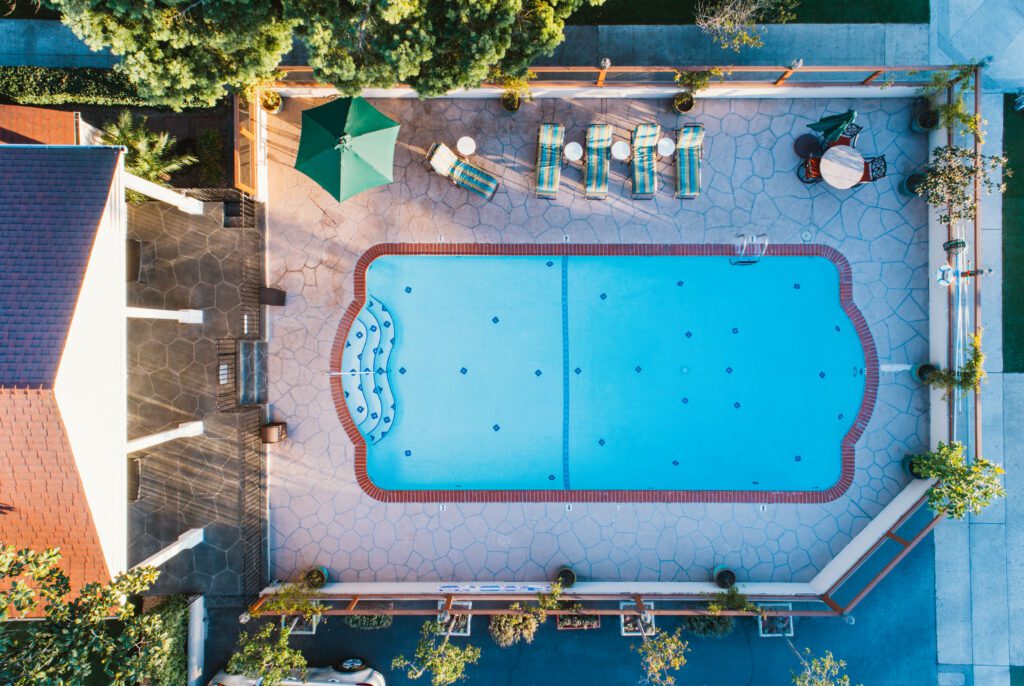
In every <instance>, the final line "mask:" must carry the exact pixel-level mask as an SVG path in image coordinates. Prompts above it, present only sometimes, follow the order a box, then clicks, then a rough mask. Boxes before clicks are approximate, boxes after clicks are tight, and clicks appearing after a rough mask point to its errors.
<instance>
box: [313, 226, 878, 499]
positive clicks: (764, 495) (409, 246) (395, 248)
mask: <svg viewBox="0 0 1024 686" xmlns="http://www.w3.org/2000/svg"><path fill="white" fill-rule="evenodd" d="M735 251H736V248H735V246H734V245H728V244H665V245H656V244H608V245H602V244H580V245H573V244H534V243H523V244H515V243H513V244H509V243H501V244H498V243H380V244H378V245H375V246H373V247H371V248H370V249H369V250H367V251H366V252H364V253H363V254H362V255H361V256H360V257H359V260H358V261H357V262H356V267H355V275H354V281H355V292H354V296H353V299H352V303H351V304H350V305H349V306H348V308H347V309H346V310H345V315H344V316H343V317H342V318H341V324H340V325H339V327H338V333H337V335H336V336H335V338H334V345H333V347H332V348H331V372H332V373H333V375H332V376H331V378H330V385H331V398H332V399H333V400H334V407H335V410H336V411H337V413H338V418H339V419H340V420H341V424H342V426H344V427H345V433H347V434H348V437H349V439H351V441H352V443H353V444H354V445H355V472H356V482H357V483H358V484H359V487H360V488H362V489H363V491H365V492H366V494H367V495H369V496H370V497H371V498H373V499H375V500H379V501H381V502H390V503H425V502H426V503H457V502H463V503H507V502H534V503H550V502H558V503H584V502H594V503H643V502H657V503H826V502H829V501H832V500H835V499H836V498H838V497H839V496H841V495H842V494H843V493H845V492H846V490H847V489H848V488H849V487H850V485H851V484H853V474H854V470H855V460H854V446H855V444H856V443H857V441H858V439H860V437H861V435H862V434H863V433H864V430H865V429H866V428H867V425H868V421H869V420H870V419H871V413H872V412H873V411H874V408H875V400H876V399H877V397H878V353H877V351H876V350H875V342H874V339H873V338H872V336H871V331H870V330H869V329H868V325H867V322H866V321H865V319H864V315H862V314H861V312H860V310H859V309H857V306H856V305H854V303H853V272H852V270H851V269H850V263H849V262H847V260H846V258H845V257H844V256H843V255H842V253H840V252H839V251H838V250H836V249H835V248H832V247H829V246H826V245H818V244H806V245H804V244H796V245H769V246H768V250H767V252H766V253H765V255H766V256H783V257H824V258H825V259H827V260H830V261H831V262H832V263H833V264H834V265H835V266H836V269H837V270H838V272H839V302H840V305H841V306H842V308H843V311H844V312H845V313H846V315H847V316H848V317H849V318H850V321H852V322H853V325H854V328H856V330H857V335H858V336H859V337H860V342H861V346H862V347H863V349H864V368H865V381H864V397H863V399H862V400H861V405H860V410H859V411H858V412H857V417H856V418H855V419H854V421H853V424H852V425H851V427H850V430H849V431H848V432H847V433H846V435H845V436H844V437H843V440H842V441H841V442H840V452H841V455H842V469H841V473H840V476H839V480H838V481H837V482H836V483H835V484H833V485H832V487H831V488H828V489H826V490H823V491H703V490H702V491H677V490H653V489H652V490H556V489H551V490H385V489H382V488H379V487H378V486H377V485H376V484H374V483H373V481H371V480H370V476H369V474H367V471H366V441H365V439H364V438H363V436H362V434H360V433H359V430H358V429H357V428H356V425H355V422H353V421H352V417H351V416H350V415H349V412H348V407H347V406H346V405H345V397H344V392H343V391H342V388H341V377H340V376H338V375H337V374H338V372H340V371H341V355H342V351H343V350H344V347H345V339H346V336H347V334H348V330H349V328H350V327H351V326H352V322H353V321H354V320H355V318H356V315H357V314H359V311H360V310H361V309H362V308H363V305H364V304H365V301H366V270H367V268H368V267H369V266H370V263H371V262H373V261H374V260H375V259H377V258H378V257H381V256H383V255H554V256H562V255H601V256H604V255H607V256H622V255H635V256H720V257H726V256H733V255H735Z"/></svg>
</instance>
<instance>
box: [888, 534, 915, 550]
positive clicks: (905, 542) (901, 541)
mask: <svg viewBox="0 0 1024 686" xmlns="http://www.w3.org/2000/svg"><path fill="white" fill-rule="evenodd" d="M885 536H886V538H889V539H891V540H893V541H896V542H897V543H899V544H900V545H901V546H903V547H904V548H906V547H907V546H908V545H910V541H908V540H907V539H905V538H901V537H900V536H897V535H896V534H894V533H893V532H892V531H886V532H885Z"/></svg>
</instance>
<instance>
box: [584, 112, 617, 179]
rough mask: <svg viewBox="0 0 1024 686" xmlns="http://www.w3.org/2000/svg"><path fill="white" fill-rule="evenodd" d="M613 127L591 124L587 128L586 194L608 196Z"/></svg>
mask: <svg viewBox="0 0 1024 686" xmlns="http://www.w3.org/2000/svg"><path fill="white" fill-rule="evenodd" d="M611 145H612V127H611V126H609V125H608V124H591V125H590V126H589V127H587V156H586V166H585V172H586V178H585V186H586V194H587V195H588V196H604V195H608V168H609V166H610V165H611Z"/></svg>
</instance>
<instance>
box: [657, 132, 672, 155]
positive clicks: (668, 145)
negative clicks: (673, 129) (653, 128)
mask: <svg viewBox="0 0 1024 686" xmlns="http://www.w3.org/2000/svg"><path fill="white" fill-rule="evenodd" d="M675 151H676V143H675V141H673V140H672V139H671V138H669V137H668V136H665V137H664V138H662V139H661V140H660V141H658V155H659V156H661V157H669V156H671V155H672V153H674V152H675Z"/></svg>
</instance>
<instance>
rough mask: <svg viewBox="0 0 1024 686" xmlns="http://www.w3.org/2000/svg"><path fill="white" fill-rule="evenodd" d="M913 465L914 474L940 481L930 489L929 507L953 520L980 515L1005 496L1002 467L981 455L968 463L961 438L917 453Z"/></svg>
mask: <svg viewBox="0 0 1024 686" xmlns="http://www.w3.org/2000/svg"><path fill="white" fill-rule="evenodd" d="M912 464H913V471H914V474H917V475H919V476H921V477H924V478H935V479H938V480H939V482H938V483H937V484H935V485H934V486H932V487H931V488H930V489H929V490H928V507H930V508H931V510H932V511H933V512H936V513H940V514H944V515H946V516H947V517H949V518H950V519H963V518H964V517H965V516H967V513H971V514H978V513H979V512H981V511H982V510H983V509H984V508H986V507H988V505H989V503H991V502H992V500H993V499H995V498H1002V497H1004V496H1005V495H1006V489H1004V488H1003V485H1002V483H1000V481H999V475H1000V474H1002V473H1003V468H1002V467H1000V466H999V465H997V464H995V463H994V462H989V461H988V460H986V459H984V458H981V457H979V458H976V459H974V460H973V461H972V462H971V464H967V460H966V458H965V456H964V445H963V443H960V442H959V441H953V442H952V443H951V444H949V445H946V444H945V443H942V442H940V443H939V447H938V450H936V451H935V452H931V451H928V452H925V453H923V454H921V455H915V456H914V457H913V460H912Z"/></svg>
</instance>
